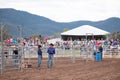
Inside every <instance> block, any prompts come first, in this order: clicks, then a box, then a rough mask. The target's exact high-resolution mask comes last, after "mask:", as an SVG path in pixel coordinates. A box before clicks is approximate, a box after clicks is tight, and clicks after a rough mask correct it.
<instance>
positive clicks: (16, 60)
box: [14, 55, 18, 65]
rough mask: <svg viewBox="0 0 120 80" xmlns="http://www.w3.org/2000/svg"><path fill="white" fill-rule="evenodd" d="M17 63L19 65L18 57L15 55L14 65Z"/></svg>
mask: <svg viewBox="0 0 120 80" xmlns="http://www.w3.org/2000/svg"><path fill="white" fill-rule="evenodd" d="M16 63H18V55H14V65H16Z"/></svg>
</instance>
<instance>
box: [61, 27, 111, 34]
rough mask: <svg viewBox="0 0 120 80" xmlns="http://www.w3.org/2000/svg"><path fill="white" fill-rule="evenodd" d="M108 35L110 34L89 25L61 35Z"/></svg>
mask: <svg viewBox="0 0 120 80" xmlns="http://www.w3.org/2000/svg"><path fill="white" fill-rule="evenodd" d="M106 34H109V32H107V31H105V30H102V29H99V28H96V27H93V26H89V25H84V26H80V27H77V28H74V29H71V30H69V31H66V32H63V33H61V35H71V36H73V35H75V36H85V35H106Z"/></svg>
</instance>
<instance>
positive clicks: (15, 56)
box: [13, 48, 18, 65]
mask: <svg viewBox="0 0 120 80" xmlns="http://www.w3.org/2000/svg"><path fill="white" fill-rule="evenodd" d="M13 54H14V65H16V63H18V48H15V50H13Z"/></svg>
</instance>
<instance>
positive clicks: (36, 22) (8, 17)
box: [0, 8, 120, 35]
mask: <svg viewBox="0 0 120 80" xmlns="http://www.w3.org/2000/svg"><path fill="white" fill-rule="evenodd" d="M0 23H2V24H6V25H7V26H8V28H9V32H10V33H11V34H13V35H19V31H20V30H21V34H22V35H31V34H42V35H53V34H54V33H57V32H63V30H64V28H67V29H73V28H76V27H78V26H82V25H91V26H95V27H97V28H101V29H103V30H106V31H109V32H114V31H118V30H120V18H117V17H111V18H108V19H106V20H102V21H94V22H93V21H88V20H81V21H73V22H56V21H53V20H50V19H48V18H46V17H43V16H38V15H35V14H31V13H28V12H26V11H20V10H15V9H12V8H2V9H0ZM19 28H20V29H19Z"/></svg>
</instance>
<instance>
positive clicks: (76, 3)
mask: <svg viewBox="0 0 120 80" xmlns="http://www.w3.org/2000/svg"><path fill="white" fill-rule="evenodd" d="M0 8H14V9H16V10H22V11H27V12H29V13H32V14H36V15H39V16H44V17H47V18H49V19H51V20H54V21H57V22H72V21H78V20H90V21H99V20H104V19H107V18H110V17H119V18H120V0H0Z"/></svg>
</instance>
